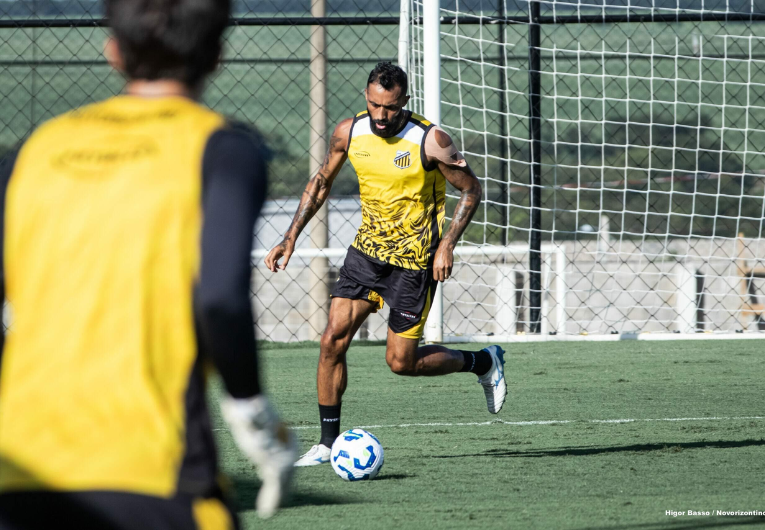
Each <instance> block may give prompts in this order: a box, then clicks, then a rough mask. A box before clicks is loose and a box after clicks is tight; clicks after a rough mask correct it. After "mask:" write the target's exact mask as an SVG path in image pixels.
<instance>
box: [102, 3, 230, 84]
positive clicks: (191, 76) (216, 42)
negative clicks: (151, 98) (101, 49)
mask: <svg viewBox="0 0 765 530" xmlns="http://www.w3.org/2000/svg"><path fill="white" fill-rule="evenodd" d="M105 4H106V6H105V7H106V16H107V18H108V20H109V25H110V26H111V28H112V31H113V32H114V36H115V37H116V39H117V45H118V46H119V50H120V54H121V55H122V59H123V62H124V67H125V74H126V75H127V76H128V77H129V78H130V79H147V80H157V79H174V80H176V81H181V82H183V83H185V84H186V85H188V86H190V87H194V86H196V85H198V84H199V83H200V82H201V81H202V80H203V79H204V78H205V76H207V75H208V74H210V73H211V72H212V71H213V70H215V66H216V64H217V62H218V58H219V57H220V53H221V49H222V46H223V44H222V39H221V37H222V35H223V31H224V30H225V29H226V25H227V24H228V19H229V15H230V12H231V0H105Z"/></svg>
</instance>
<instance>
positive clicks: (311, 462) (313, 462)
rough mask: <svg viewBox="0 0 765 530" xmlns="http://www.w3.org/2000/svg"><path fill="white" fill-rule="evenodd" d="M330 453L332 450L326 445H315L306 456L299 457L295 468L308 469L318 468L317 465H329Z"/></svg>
mask: <svg viewBox="0 0 765 530" xmlns="http://www.w3.org/2000/svg"><path fill="white" fill-rule="evenodd" d="M331 453H332V449H331V448H329V447H327V446H326V445H322V444H316V445H314V446H313V447H311V448H310V449H309V450H308V452H307V453H306V454H304V455H303V456H301V457H300V458H299V459H298V461H297V462H295V467H308V466H318V465H319V464H327V463H329V455H330V454H331Z"/></svg>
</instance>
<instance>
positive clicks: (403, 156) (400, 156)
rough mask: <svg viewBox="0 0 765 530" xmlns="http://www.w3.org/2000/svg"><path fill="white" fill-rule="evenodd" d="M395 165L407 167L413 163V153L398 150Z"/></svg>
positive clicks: (401, 167)
mask: <svg viewBox="0 0 765 530" xmlns="http://www.w3.org/2000/svg"><path fill="white" fill-rule="evenodd" d="M393 165H395V166H396V167H397V168H399V169H406V168H408V167H409V166H411V165H412V154H411V153H410V152H409V151H396V158H394V159H393Z"/></svg>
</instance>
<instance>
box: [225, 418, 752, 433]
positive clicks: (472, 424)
mask: <svg viewBox="0 0 765 530" xmlns="http://www.w3.org/2000/svg"><path fill="white" fill-rule="evenodd" d="M743 420H765V416H710V417H706V418H624V419H613V420H536V421H505V420H500V419H496V420H491V421H477V422H455V423H449V422H432V423H400V424H398V425H357V426H356V427H354V428H355V429H404V428H407V427H483V426H487V425H512V426H515V427H528V426H533V425H566V424H574V423H639V422H659V421H743ZM290 428H291V429H292V430H295V431H305V430H314V429H319V428H320V426H319V425H299V426H294V425H293V426H290ZM213 430H214V431H222V430H225V429H213Z"/></svg>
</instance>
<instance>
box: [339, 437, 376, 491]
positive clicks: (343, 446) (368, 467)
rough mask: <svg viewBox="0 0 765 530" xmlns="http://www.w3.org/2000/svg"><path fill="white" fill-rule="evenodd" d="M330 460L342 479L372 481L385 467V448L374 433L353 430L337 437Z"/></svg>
mask: <svg viewBox="0 0 765 530" xmlns="http://www.w3.org/2000/svg"><path fill="white" fill-rule="evenodd" d="M329 458H330V462H332V469H334V470H335V473H337V474H338V476H339V477H340V478H341V479H343V480H351V481H355V480H371V479H373V478H375V477H376V476H377V473H379V472H380V468H382V466H383V448H382V445H380V440H378V439H377V438H375V436H374V435H373V434H372V433H369V432H367V431H365V430H364V429H351V430H349V431H345V432H344V433H342V434H341V435H340V436H338V437H337V439H336V440H335V443H333V444H332V452H331V453H330V457H329Z"/></svg>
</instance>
